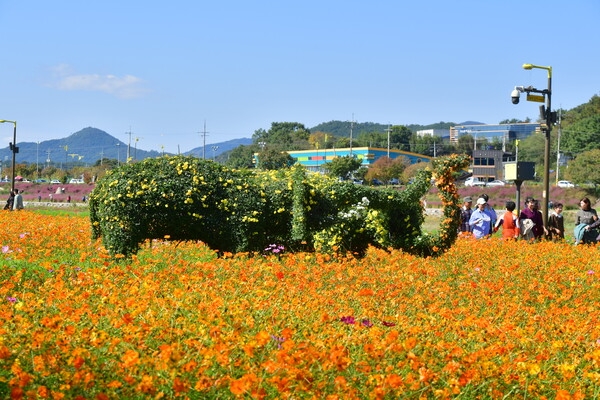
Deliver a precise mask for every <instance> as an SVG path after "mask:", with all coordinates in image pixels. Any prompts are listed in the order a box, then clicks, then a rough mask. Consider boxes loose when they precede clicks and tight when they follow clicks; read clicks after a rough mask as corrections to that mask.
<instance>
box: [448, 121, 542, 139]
mask: <svg viewBox="0 0 600 400" xmlns="http://www.w3.org/2000/svg"><path fill="white" fill-rule="evenodd" d="M539 130H540V124H538V123H519V124H497V125H485V124H480V125H457V126H453V127H452V128H450V143H458V138H459V137H461V136H464V135H471V136H473V138H474V140H475V141H477V140H478V139H484V138H485V139H487V140H488V141H492V140H493V139H494V138H497V139H498V140H499V141H500V142H501V143H512V142H514V141H515V140H522V139H525V138H528V137H529V136H531V135H532V134H533V133H534V132H536V131H539Z"/></svg>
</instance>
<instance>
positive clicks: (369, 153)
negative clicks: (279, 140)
mask: <svg viewBox="0 0 600 400" xmlns="http://www.w3.org/2000/svg"><path fill="white" fill-rule="evenodd" d="M288 153H289V155H290V156H292V157H293V158H294V159H296V160H297V161H298V162H299V163H300V164H301V165H303V166H305V167H306V168H308V170H310V171H314V172H317V171H322V166H323V164H325V163H327V162H331V160H333V159H334V158H336V157H345V156H349V155H350V154H352V156H353V157H356V158H357V159H359V160H361V162H362V165H363V166H365V167H368V166H369V165H372V164H373V163H374V162H375V161H377V160H378V159H379V158H381V157H387V155H388V150H387V149H384V148H378V147H353V148H352V149H350V148H349V147H348V148H341V149H314V150H296V151H288ZM389 156H390V158H391V159H395V158H398V157H406V158H408V159H409V160H410V163H411V164H416V163H419V162H429V161H431V157H429V156H424V155H423V154H417V153H411V152H409V151H402V150H392V149H390V150H389Z"/></svg>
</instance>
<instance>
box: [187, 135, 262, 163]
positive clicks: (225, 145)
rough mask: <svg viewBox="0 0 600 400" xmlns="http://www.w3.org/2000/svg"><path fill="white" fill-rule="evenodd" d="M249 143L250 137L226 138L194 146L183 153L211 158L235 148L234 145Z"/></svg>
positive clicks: (246, 144) (250, 141) (250, 142)
mask: <svg viewBox="0 0 600 400" xmlns="http://www.w3.org/2000/svg"><path fill="white" fill-rule="evenodd" d="M250 144H252V139H250V138H241V139H232V140H227V141H225V142H221V143H211V144H209V145H206V147H204V146H200V147H196V148H193V149H192V150H190V151H188V152H186V153H183V154H185V155H193V156H196V157H198V158H213V157H216V156H218V155H220V154H222V153H226V152H228V151H231V150H233V149H235V148H236V147H239V146H248V145H250ZM215 147H216V149H214V148H215ZM213 149H214V150H213Z"/></svg>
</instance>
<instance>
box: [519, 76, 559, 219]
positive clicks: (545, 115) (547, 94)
mask: <svg viewBox="0 0 600 400" xmlns="http://www.w3.org/2000/svg"><path fill="white" fill-rule="evenodd" d="M534 68H537V69H545V70H546V71H547V72H548V88H547V89H544V90H538V89H536V88H534V87H532V86H528V87H523V86H517V87H515V89H514V90H513V91H512V94H511V97H512V102H513V104H518V103H519V92H521V93H522V92H526V93H527V100H528V101H535V102H539V103H543V102H544V100H545V102H546V106H545V107H544V106H540V117H541V118H542V119H543V120H544V122H543V123H542V124H541V125H542V131H543V132H544V191H543V192H542V199H543V202H542V214H543V216H544V226H545V227H548V202H549V200H548V196H549V195H550V132H552V124H554V123H555V122H556V112H552V101H551V99H552V67H544V66H541V65H535V64H523V69H527V70H531V69H534ZM531 93H539V94H541V96H539V95H532V94H531Z"/></svg>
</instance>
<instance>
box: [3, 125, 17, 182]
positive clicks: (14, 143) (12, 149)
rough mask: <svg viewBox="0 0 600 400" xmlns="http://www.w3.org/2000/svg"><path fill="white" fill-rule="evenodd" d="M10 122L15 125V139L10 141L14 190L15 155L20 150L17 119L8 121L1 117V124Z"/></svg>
mask: <svg viewBox="0 0 600 400" xmlns="http://www.w3.org/2000/svg"><path fill="white" fill-rule="evenodd" d="M5 122H8V123H9V124H13V125H14V131H13V141H12V142H11V143H9V147H10V150H11V151H12V180H11V181H10V182H11V183H10V190H11V191H12V192H14V191H15V156H16V154H17V153H18V152H19V148H18V147H17V121H8V120H6V119H0V124H3V123H5Z"/></svg>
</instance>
